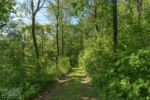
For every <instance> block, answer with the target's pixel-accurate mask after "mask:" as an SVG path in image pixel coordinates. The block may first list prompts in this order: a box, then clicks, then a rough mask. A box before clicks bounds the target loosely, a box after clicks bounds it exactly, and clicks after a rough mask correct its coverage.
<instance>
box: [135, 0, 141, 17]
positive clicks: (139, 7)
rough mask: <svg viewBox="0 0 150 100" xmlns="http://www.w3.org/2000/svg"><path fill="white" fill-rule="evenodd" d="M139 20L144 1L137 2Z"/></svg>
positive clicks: (137, 0)
mask: <svg viewBox="0 0 150 100" xmlns="http://www.w3.org/2000/svg"><path fill="white" fill-rule="evenodd" d="M136 5H137V13H138V19H140V17H141V9H142V0H136Z"/></svg>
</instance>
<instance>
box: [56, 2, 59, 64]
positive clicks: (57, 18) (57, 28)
mask: <svg viewBox="0 0 150 100" xmlns="http://www.w3.org/2000/svg"><path fill="white" fill-rule="evenodd" d="M59 3H60V2H59V0H57V14H56V42H57V55H56V65H57V66H58V58H59V39H58V34H59V6H60V5H59Z"/></svg>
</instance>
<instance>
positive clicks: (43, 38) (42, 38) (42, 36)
mask: <svg viewBox="0 0 150 100" xmlns="http://www.w3.org/2000/svg"><path fill="white" fill-rule="evenodd" d="M43 54H44V31H42V56H43Z"/></svg>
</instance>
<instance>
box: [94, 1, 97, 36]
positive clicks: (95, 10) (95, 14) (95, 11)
mask: <svg viewBox="0 0 150 100" xmlns="http://www.w3.org/2000/svg"><path fill="white" fill-rule="evenodd" d="M94 19H95V39H97V32H98V25H97V22H96V19H97V6H96V1H95V0H94Z"/></svg>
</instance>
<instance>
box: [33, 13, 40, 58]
mask: <svg viewBox="0 0 150 100" xmlns="http://www.w3.org/2000/svg"><path fill="white" fill-rule="evenodd" d="M32 37H33V44H34V48H35V54H36V57H37V58H39V52H38V46H37V41H36V36H35V14H34V13H33V14H32Z"/></svg>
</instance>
